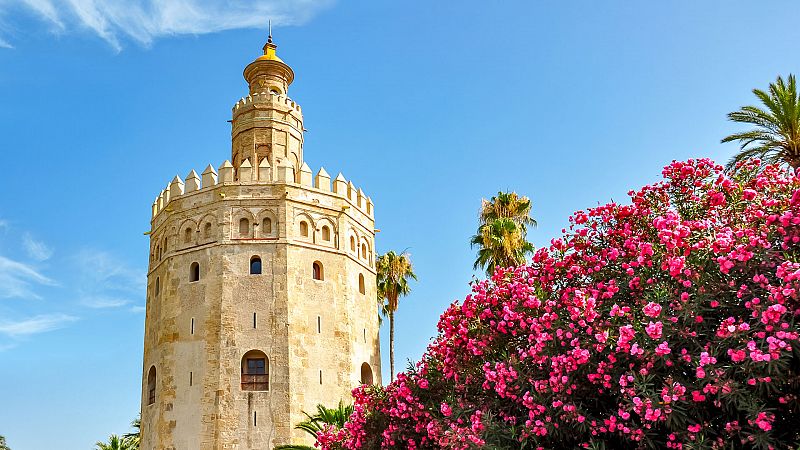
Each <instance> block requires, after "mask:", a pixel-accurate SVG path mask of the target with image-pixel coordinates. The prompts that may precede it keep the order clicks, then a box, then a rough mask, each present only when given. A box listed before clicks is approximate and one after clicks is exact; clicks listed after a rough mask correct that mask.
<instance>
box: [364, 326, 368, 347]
mask: <svg viewBox="0 0 800 450" xmlns="http://www.w3.org/2000/svg"><path fill="white" fill-rule="evenodd" d="M364 343H365V344H366V343H367V329H366V328H364Z"/></svg>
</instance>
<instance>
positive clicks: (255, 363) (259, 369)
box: [242, 350, 269, 391]
mask: <svg viewBox="0 0 800 450" xmlns="http://www.w3.org/2000/svg"><path fill="white" fill-rule="evenodd" d="M242 390H243V391H268V390H269V358H267V355H265V354H264V352H262V351H260V350H250V351H249V352H247V353H245V354H244V356H243V357H242Z"/></svg>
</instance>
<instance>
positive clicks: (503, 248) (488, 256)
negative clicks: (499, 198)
mask: <svg viewBox="0 0 800 450" xmlns="http://www.w3.org/2000/svg"><path fill="white" fill-rule="evenodd" d="M470 244H471V246H473V247H475V246H477V247H478V257H477V258H476V259H475V264H474V265H473V266H472V267H473V268H474V269H477V268H478V267H482V268H484V269H486V274H487V275H489V276H491V274H493V273H494V271H495V269H496V268H497V267H511V266H518V265H521V264H524V263H525V257H526V256H527V255H528V254H530V253H533V244H531V243H530V242H528V241H527V240H525V234H524V232H523V228H522V227H521V226H520V225H517V224H516V223H514V221H513V220H511V219H508V218H502V219H496V220H494V221H493V222H490V223H487V224H485V225H481V227H480V228H478V234H476V235H474V236H472V239H471V240H470Z"/></svg>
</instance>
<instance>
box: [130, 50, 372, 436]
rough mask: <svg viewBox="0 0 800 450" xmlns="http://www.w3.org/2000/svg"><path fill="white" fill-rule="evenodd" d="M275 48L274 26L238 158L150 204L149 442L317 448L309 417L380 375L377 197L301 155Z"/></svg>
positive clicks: (239, 130)
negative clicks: (308, 432) (301, 425)
mask: <svg viewBox="0 0 800 450" xmlns="http://www.w3.org/2000/svg"><path fill="white" fill-rule="evenodd" d="M275 50H276V46H275V44H273V42H272V37H271V36H270V38H269V40H268V42H267V44H266V45H265V46H264V54H263V55H262V56H260V57H258V58H257V59H256V60H255V61H253V62H252V63H250V64H249V65H248V66H247V67H246V68H245V70H244V78H245V80H247V83H248V85H249V94H248V95H247V97H245V98H242V99H241V100H239V101H238V102H237V103H236V105H234V107H233V120H232V121H231V123H232V131H231V144H232V146H231V159H230V160H226V161H225V162H224V163H222V165H220V166H219V168H218V170H215V169H214V167H213V166H211V165H209V166H208V167H206V169H205V170H204V171H203V172H202V174H201V175H198V174H197V173H196V172H195V171H194V170H192V171H191V172H189V174H188V175H187V176H186V178H185V179H181V178H180V177H178V176H176V177H175V178H174V179H173V180H172V181H171V182H170V183H169V184H168V185H167V187H166V189H164V190H163V191H161V193H160V194H159V195H158V197H157V199H156V201H155V202H154V203H153V208H152V222H151V230H150V265H149V271H148V276H147V314H146V319H145V336H144V362H143V373H142V443H141V445H142V447H141V448H142V449H143V450H221V449H236V450H250V449H252V450H256V449H258V450H268V449H272V448H273V447H274V446H275V445H279V444H287V443H306V444H309V443H310V441H309V439H308V438H307V437H306V436H305V435H304V433H303V432H301V431H299V430H295V429H294V425H295V424H296V423H297V422H299V421H301V420H303V419H304V416H303V415H302V411H313V410H314V408H315V406H316V405H317V404H318V403H321V404H324V405H327V406H335V405H336V404H337V403H338V402H339V400H341V399H344V400H345V402H347V400H348V399H349V398H350V391H351V390H352V389H353V388H354V387H356V386H358V385H359V384H361V383H380V373H381V366H380V343H379V339H378V306H377V302H376V280H375V254H374V248H375V245H374V238H375V227H374V208H373V204H372V201H371V200H370V198H369V197H367V196H366V195H365V194H364V192H363V191H362V190H361V189H357V188H356V187H355V186H354V185H353V183H352V182H349V181H347V180H346V179H345V178H344V177H343V176H342V175H341V174H339V175H338V176H337V177H336V178H335V179H334V180H333V182H332V183H331V178H330V176H329V175H328V173H327V172H326V171H325V169H322V168H321V169H320V170H319V171H318V172H317V174H316V176H315V175H313V174H312V171H311V169H310V168H309V166H308V165H307V164H306V163H305V162H303V115H302V112H301V109H300V106H299V105H298V104H297V103H295V102H294V101H292V100H291V99H290V98H289V97H288V96H287V92H288V89H289V85H291V83H292V81H293V79H294V72H293V71H292V69H291V68H290V67H289V66H288V65H287V64H286V63H284V62H283V61H282V60H281V59H280V58H279V57H278V56H277V54H276V51H275ZM231 161H233V162H232V163H231Z"/></svg>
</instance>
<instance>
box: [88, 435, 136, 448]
mask: <svg viewBox="0 0 800 450" xmlns="http://www.w3.org/2000/svg"><path fill="white" fill-rule="evenodd" d="M94 445H95V449H96V450H136V449H138V448H139V445H138V443H137V444H134V443H133V442H131V441H130V440H128V439H125V438H124V437H119V436H117V435H116V434H112V435H111V436H109V438H108V442H100V441H98V442H97V443H95V444H94Z"/></svg>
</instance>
